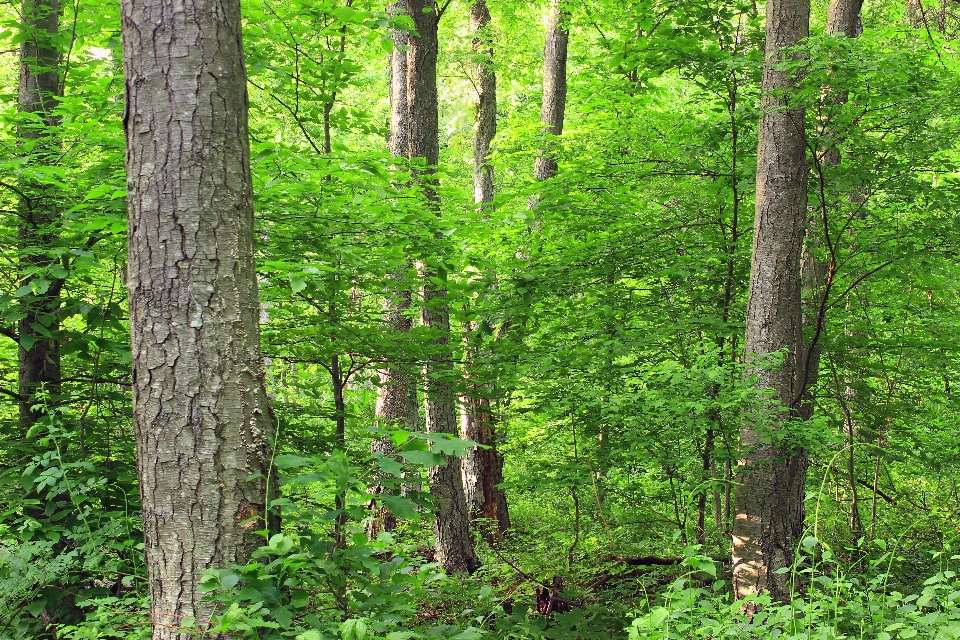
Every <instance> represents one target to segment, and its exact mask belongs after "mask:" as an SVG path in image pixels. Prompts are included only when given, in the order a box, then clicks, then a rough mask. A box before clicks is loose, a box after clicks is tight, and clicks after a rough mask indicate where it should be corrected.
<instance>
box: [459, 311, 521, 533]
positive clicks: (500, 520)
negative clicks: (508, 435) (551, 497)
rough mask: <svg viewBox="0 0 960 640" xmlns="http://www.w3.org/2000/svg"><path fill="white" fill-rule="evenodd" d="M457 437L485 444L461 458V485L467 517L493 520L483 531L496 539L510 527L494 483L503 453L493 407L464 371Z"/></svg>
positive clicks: (500, 474)
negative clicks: (492, 525)
mask: <svg viewBox="0 0 960 640" xmlns="http://www.w3.org/2000/svg"><path fill="white" fill-rule="evenodd" d="M470 333H471V327H470V322H466V323H464V334H465V337H466V342H467V345H466V348H467V354H468V355H467V371H468V372H469V371H470V369H471V368H472V367H473V357H472V354H470V345H469V341H470ZM460 434H461V437H463V438H465V439H468V440H473V441H474V442H476V443H477V444H480V445H485V447H474V448H473V449H471V450H469V451H468V452H467V455H466V456H465V457H464V458H463V488H464V494H465V496H466V500H467V509H468V510H469V512H470V516H471V518H486V519H487V520H492V521H493V522H494V523H495V526H496V528H495V530H494V531H491V532H485V533H487V537H488V539H491V540H496V539H500V538H502V537H503V534H504V533H505V532H506V531H507V530H508V529H509V528H510V514H509V512H508V510H507V496H506V494H505V493H504V491H503V489H500V488H499V487H498V486H497V485H499V484H501V483H502V482H503V457H502V456H501V455H500V453H499V452H498V451H497V446H496V445H497V438H496V432H495V431H494V420H493V411H492V410H491V407H490V399H489V398H488V397H486V396H485V395H484V393H483V389H482V388H481V386H480V385H478V384H477V382H476V381H475V380H473V379H471V378H470V376H469V373H468V375H467V393H466V394H465V395H464V397H463V398H462V399H461V404H460Z"/></svg>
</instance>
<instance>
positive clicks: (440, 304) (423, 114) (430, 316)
mask: <svg viewBox="0 0 960 640" xmlns="http://www.w3.org/2000/svg"><path fill="white" fill-rule="evenodd" d="M407 10H408V12H409V14H410V17H411V18H412V19H413V23H414V26H415V28H416V32H417V35H416V36H415V37H411V38H410V47H409V51H407V109H408V112H407V114H408V132H409V133H408V135H409V137H408V140H407V141H408V144H409V155H410V159H411V161H413V160H414V159H416V161H417V163H419V162H423V163H424V165H422V166H418V168H416V169H415V170H414V177H415V180H416V181H417V183H418V184H419V185H420V187H421V188H422V189H423V193H424V195H425V198H426V201H427V203H428V205H429V206H430V207H431V208H432V209H434V210H435V211H436V212H437V214H438V215H439V204H440V203H439V199H438V196H437V193H436V188H435V181H436V177H435V171H436V170H435V167H436V165H437V162H438V160H439V156H440V141H439V129H438V120H439V114H438V105H437V51H438V41H437V27H438V23H439V20H440V16H439V14H438V13H437V7H436V3H435V2H434V1H433V0H407ZM436 239H437V241H438V242H441V241H442V234H438V236H437V238H436ZM434 258H435V263H434V265H433V266H427V265H425V266H424V268H423V274H422V275H423V282H424V284H423V306H422V307H421V312H420V320H421V322H422V323H423V326H425V327H427V328H429V329H430V330H431V331H432V333H433V335H434V336H435V338H434V339H433V342H432V347H433V353H431V354H430V356H429V358H428V359H427V363H426V367H425V371H424V385H425V392H426V394H425V395H426V402H425V408H426V412H425V413H426V430H427V432H429V433H439V434H452V435H456V434H457V433H458V429H457V426H458V425H457V395H456V392H455V391H454V385H453V377H454V373H455V371H454V368H453V366H452V354H451V353H450V314H449V309H448V306H447V289H446V287H445V286H444V285H443V284H438V281H442V278H441V276H440V273H441V271H440V269H439V268H438V266H436V265H437V264H438V263H440V262H442V256H440V255H436V256H434ZM429 478H430V494H431V496H432V497H433V502H434V505H435V508H436V520H435V521H434V541H435V545H436V552H437V560H438V561H439V562H440V563H441V564H442V565H443V567H444V569H446V570H447V571H452V572H453V571H458V572H460V571H467V572H473V571H474V570H475V569H476V568H477V567H478V566H479V565H480V562H479V560H478V559H477V556H476V553H475V552H474V549H473V538H472V537H471V535H470V524H469V522H470V520H469V515H470V514H469V511H468V510H467V504H466V499H465V497H464V493H463V478H462V477H461V474H460V460H459V459H458V458H456V457H455V456H446V455H445V461H444V463H443V464H441V465H438V466H435V467H431V468H430V472H429Z"/></svg>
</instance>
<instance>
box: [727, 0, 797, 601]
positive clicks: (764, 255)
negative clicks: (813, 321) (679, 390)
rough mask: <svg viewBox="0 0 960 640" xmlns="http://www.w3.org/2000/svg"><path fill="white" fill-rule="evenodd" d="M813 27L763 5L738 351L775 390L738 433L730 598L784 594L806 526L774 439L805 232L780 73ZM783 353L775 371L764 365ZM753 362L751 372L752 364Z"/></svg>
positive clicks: (787, 9)
mask: <svg viewBox="0 0 960 640" xmlns="http://www.w3.org/2000/svg"><path fill="white" fill-rule="evenodd" d="M809 27H810V1H809V0H768V2H767V7H766V47H765V49H766V51H765V58H766V61H765V65H764V69H763V80H762V92H763V94H762V99H761V105H762V115H761V119H760V129H759V144H758V154H757V155H758V157H757V196H756V217H755V219H754V239H753V257H752V262H751V269H750V285H749V298H748V302H747V320H746V332H745V338H744V351H745V353H746V358H747V362H748V372H749V374H750V375H751V376H752V377H753V379H754V381H755V385H756V387H757V389H758V390H760V391H762V392H767V391H772V392H773V399H772V400H771V401H770V402H767V403H766V404H765V406H764V407H763V410H762V411H760V412H758V413H754V414H752V415H749V416H746V417H745V419H744V422H743V424H742V426H741V429H740V446H741V449H742V455H743V458H744V459H743V461H742V465H743V466H742V471H741V477H740V483H739V485H738V489H737V495H736V506H735V509H736V514H735V517H734V523H733V583H734V593H735V595H736V597H738V598H743V597H746V596H748V595H751V594H757V593H760V592H762V591H767V592H769V594H770V596H771V597H772V598H774V599H776V600H787V599H789V598H790V596H791V576H790V572H789V571H786V572H779V573H778V570H779V569H783V568H789V567H790V566H791V565H792V564H793V556H794V553H793V547H794V541H795V540H796V539H797V538H798V536H799V535H800V532H801V528H802V526H803V517H804V511H803V493H804V484H805V480H806V471H807V454H806V452H805V451H804V450H803V449H801V448H799V447H798V446H796V445H794V444H793V443H791V442H790V440H789V439H783V438H780V437H778V436H779V434H778V433H777V432H778V431H782V430H783V428H784V423H785V422H787V421H788V420H790V419H791V418H792V416H791V406H792V405H793V404H794V398H795V396H796V394H797V392H798V388H797V387H798V385H799V375H798V374H799V371H798V354H799V353H800V350H801V342H802V332H801V304H800V303H801V296H800V290H801V282H800V280H801V278H800V254H801V248H802V245H803V236H804V231H805V228H806V211H807V179H808V176H807V174H808V168H807V160H806V138H805V130H804V116H805V113H804V110H803V109H802V108H800V107H797V106H795V105H793V104H791V97H792V95H793V93H794V88H795V86H796V84H797V78H796V76H794V75H791V73H789V72H787V71H783V70H780V69H778V68H777V65H778V63H779V62H780V60H781V59H782V54H781V50H782V49H783V48H784V47H792V46H796V45H797V44H799V43H800V41H801V40H802V39H803V38H806V37H807V35H808V33H809ZM778 352H779V353H780V354H782V362H780V363H779V364H776V365H772V364H771V363H770V362H769V357H768V356H771V355H772V354H777V353H778ZM751 364H752V366H750V365H751Z"/></svg>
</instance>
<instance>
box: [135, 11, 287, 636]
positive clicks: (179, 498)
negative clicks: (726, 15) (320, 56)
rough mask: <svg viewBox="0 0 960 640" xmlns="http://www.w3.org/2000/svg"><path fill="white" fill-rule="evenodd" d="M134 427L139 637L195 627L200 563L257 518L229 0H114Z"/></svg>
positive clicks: (260, 434)
mask: <svg viewBox="0 0 960 640" xmlns="http://www.w3.org/2000/svg"><path fill="white" fill-rule="evenodd" d="M121 13H122V33H123V59H124V72H125V74H124V75H125V78H126V91H127V113H126V115H125V117H124V124H125V129H126V135H127V162H126V165H127V196H128V213H129V231H128V239H129V270H128V273H129V278H128V286H129V301H130V327H131V336H132V353H133V398H134V414H133V415H134V426H135V432H136V440H137V466H138V472H139V480H140V494H141V500H142V505H143V524H144V534H145V541H146V561H147V569H148V576H149V582H150V596H151V620H152V623H153V638H154V639H161V638H175V637H184V636H185V635H187V634H188V632H186V631H183V630H182V626H183V623H184V621H185V620H188V619H195V620H196V621H197V624H198V626H199V627H200V628H201V629H203V628H204V627H205V626H206V624H207V622H208V619H209V617H210V615H211V614H212V611H213V603H209V602H201V596H202V594H200V593H198V592H197V584H198V582H199V580H200V577H201V572H202V571H203V570H204V569H207V568H210V567H223V566H227V565H229V564H232V563H243V562H245V561H246V559H247V558H248V557H249V556H250V553H251V552H252V551H253V550H254V549H256V548H257V547H258V546H259V545H260V544H261V543H262V540H263V538H262V537H261V536H259V535H257V534H256V532H257V531H258V530H260V529H263V528H264V524H265V523H264V520H265V519H266V520H267V524H268V525H269V526H271V528H275V527H276V526H277V525H278V524H279V522H278V521H277V520H276V519H275V518H273V517H269V516H267V511H266V509H267V505H268V501H269V499H270V495H269V494H270V491H269V489H272V486H271V485H273V484H274V482H275V474H272V473H271V468H270V465H271V463H270V442H269V439H270V437H271V434H272V433H273V429H274V421H275V419H274V415H273V412H272V410H271V408H270V405H269V401H268V399H267V395H266V391H265V387H264V370H263V367H264V363H263V357H262V355H261V353H260V343H259V325H258V319H259V314H260V302H259V295H258V292H257V280H256V276H255V269H254V252H253V242H254V228H253V187H252V181H251V175H250V148H249V141H248V138H247V92H246V74H245V69H244V65H243V51H242V46H241V23H240V3H239V0H217V1H214V0H194V2H191V3H187V4H181V5H179V7H178V8H177V9H174V8H173V6H172V5H171V4H170V3H169V2H167V1H165V0H123V2H122V7H121Z"/></svg>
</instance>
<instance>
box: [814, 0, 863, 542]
mask: <svg viewBox="0 0 960 640" xmlns="http://www.w3.org/2000/svg"><path fill="white" fill-rule="evenodd" d="M862 8H863V0H830V4H829V5H828V6H827V33H829V34H830V35H834V36H836V35H840V34H842V35H844V36H846V37H848V38H859V37H860V35H861V34H862V32H863V26H862V23H861V21H860V10H861V9H862ZM824 94H825V97H826V98H827V99H830V100H832V101H833V102H834V103H835V104H841V103H845V102H846V101H847V99H848V95H847V92H845V91H832V90H830V88H829V87H828V88H825V90H824ZM840 160H841V156H840V150H839V149H836V148H832V149H827V150H826V151H825V152H824V153H823V154H822V160H821V162H822V163H823V164H824V165H827V166H837V165H839V164H840ZM850 198H851V200H852V201H853V202H854V203H855V204H857V203H862V201H863V198H862V197H861V196H860V194H857V193H853V194H850ZM856 290H857V289H856V288H854V291H856ZM848 304H849V302H848ZM843 394H844V396H845V397H843V398H841V399H840V404H841V409H842V410H843V414H844V423H845V425H846V427H847V437H848V439H849V449H850V450H849V451H848V453H847V474H848V477H849V479H850V532H851V535H852V538H853V540H854V542H855V541H856V540H858V539H859V538H860V536H861V535H862V533H863V521H862V520H861V519H860V505H859V500H858V496H857V482H856V455H855V454H856V448H855V445H856V441H857V432H858V425H857V421H856V420H855V419H854V417H853V413H852V411H851V409H850V406H849V403H848V401H849V400H853V399H855V398H856V389H855V387H854V386H853V384H852V383H851V382H850V380H849V379H848V380H847V384H846V388H845V389H844V391H843Z"/></svg>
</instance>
